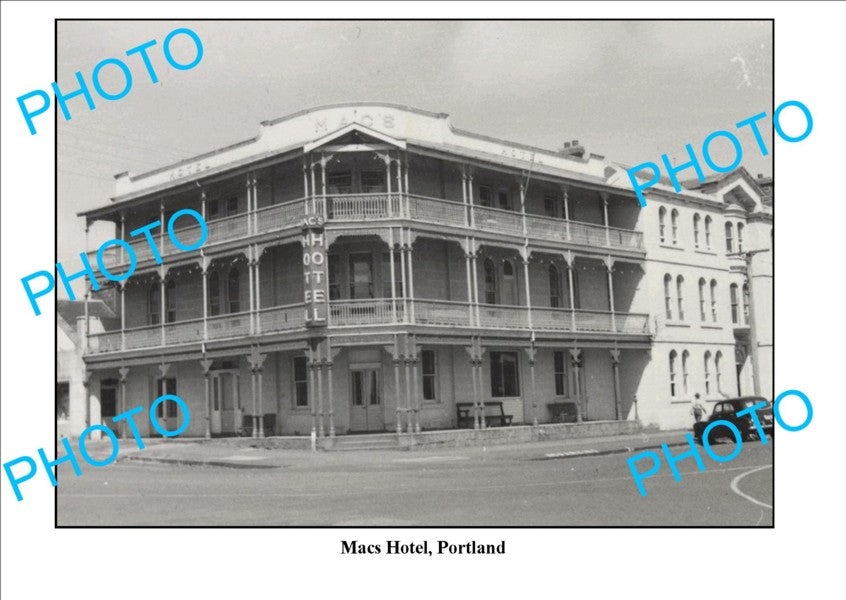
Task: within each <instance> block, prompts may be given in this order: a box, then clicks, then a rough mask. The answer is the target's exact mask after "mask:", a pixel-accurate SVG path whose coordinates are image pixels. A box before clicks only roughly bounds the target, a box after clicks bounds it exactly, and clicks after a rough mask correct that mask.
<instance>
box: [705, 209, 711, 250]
mask: <svg viewBox="0 0 846 600" xmlns="http://www.w3.org/2000/svg"><path fill="white" fill-rule="evenodd" d="M705 248H706V249H707V250H710V249H711V217H709V216H706V217H705Z"/></svg>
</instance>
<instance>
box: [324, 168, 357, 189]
mask: <svg viewBox="0 0 846 600" xmlns="http://www.w3.org/2000/svg"><path fill="white" fill-rule="evenodd" d="M326 193H328V194H352V173H350V172H349V171H342V172H339V173H326Z"/></svg>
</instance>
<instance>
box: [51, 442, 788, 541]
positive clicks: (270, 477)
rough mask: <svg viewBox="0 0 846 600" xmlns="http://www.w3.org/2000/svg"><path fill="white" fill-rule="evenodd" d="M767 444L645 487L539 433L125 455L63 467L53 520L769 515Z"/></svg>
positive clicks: (344, 522)
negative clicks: (520, 441) (246, 455)
mask: <svg viewBox="0 0 846 600" xmlns="http://www.w3.org/2000/svg"><path fill="white" fill-rule="evenodd" d="M732 448H733V446H731V445H729V444H723V445H722V446H721V447H720V446H717V447H716V451H717V452H719V453H721V454H728V453H729V452H730V451H731V450H732ZM772 448H773V444H772V443H770V444H768V445H762V444H761V443H760V442H751V443H745V444H744V445H743V449H742V452H741V453H740V455H739V456H738V457H737V458H735V459H734V460H732V461H731V462H728V463H722V464H720V463H716V462H713V461H711V460H710V459H708V458H705V464H706V467H707V470H706V471H705V472H699V471H698V469H697V466H696V463H695V462H694V461H693V459H686V460H684V461H682V462H680V463H678V468H679V470H680V471H681V473H682V481H680V482H677V481H675V479H674V478H673V476H672V473H671V472H670V470H669V467H668V466H667V464H666V463H662V466H661V470H660V471H659V473H658V474H657V475H655V476H653V477H651V478H649V479H647V480H646V481H645V486H646V490H647V492H648V495H647V496H645V497H643V496H641V495H640V494H639V493H638V491H637V488H636V486H635V484H634V482H633V480H632V477H631V474H630V471H629V469H628V466H627V464H626V458H627V457H628V456H630V455H628V454H612V455H607V456H590V457H579V458H554V459H546V458H545V455H546V454H550V453H554V452H555V449H554V447H550V445H549V444H546V445H544V446H537V447H534V446H533V445H522V446H514V447H513V448H498V449H496V450H495V451H485V450H483V449H480V448H459V449H449V450H438V451H428V452H354V453H353V452H351V453H317V454H311V453H307V454H298V452H295V451H294V452H290V457H291V460H290V461H288V462H287V463H286V464H285V466H282V467H277V468H266V469H258V468H242V469H235V468H227V467H212V466H183V465H171V464H152V463H141V462H128V461H124V462H118V463H115V464H112V465H110V466H108V467H105V468H101V469H89V470H87V471H86V472H85V473H84V474H83V475H82V476H81V477H74V476H73V474H72V472H70V470H69V469H68V470H65V469H64V467H65V466H66V465H63V466H62V467H60V474H59V487H58V488H57V489H58V507H57V525H59V526H63V525H72V526H79V525H107V526H125V525H153V526H163V525H164V526H168V525H169V526H203V525H262V526H268V525H274V526H290V525H334V526H391V527H402V526H416V525H428V526H438V525H451V526H505V525H519V526H527V525H530V526H537V525H563V526H573V525H617V526H632V525H634V526H638V525H641V526H642V525H648V526H655V525H675V526H678V525H682V526H684V525H688V526H701V525H705V526H720V525H722V526H756V525H757V526H771V525H772V524H773V511H772V509H771V508H770V507H771V506H772V504H773V485H772V478H773V468H772V460H773V452H772ZM684 450H685V448H684V447H681V448H674V449H673V451H674V453H675V454H679V453H681V452H683V451H684ZM300 458H301V459H302V460H300Z"/></svg>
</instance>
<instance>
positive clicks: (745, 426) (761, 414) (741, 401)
mask: <svg viewBox="0 0 846 600" xmlns="http://www.w3.org/2000/svg"><path fill="white" fill-rule="evenodd" d="M759 402H766V404H767V405H766V406H765V407H762V408H759V409H758V410H757V411H755V412H756V414H757V415H758V421H759V422H760V423H761V429H763V430H764V433H766V434H769V436H770V437H773V428H774V427H773V405H772V403H771V402H769V401H767V399H766V398H761V397H759V396H745V397H743V398H731V399H729V400H720V401H719V402H717V403H716V404H715V405H714V410H713V412H712V413H711V416H710V417H708V419H707V420H706V421H700V422H698V423H694V424H693V438H694V439H695V440H696V442H697V443H699V444H701V443H702V434H703V432H704V431H705V428H706V427H708V425H709V424H710V423H713V422H714V421H728V422H730V423H733V424H734V425H735V427H737V429H738V430H739V431H740V435H741V437H742V439H743V440H744V441H749V440H751V439H752V438H753V437H757V436H758V430H757V429H756V427H755V423H754V422H753V420H752V415H751V414H745V415H743V416H740V417H738V416H737V413H739V412H740V411H742V410H743V409H744V408H748V407H750V406H753V405H755V404H758V403H759ZM731 436H732V433H731V431H730V430H729V428H728V427H724V426H723V427H720V426H718V427H714V428H713V429H711V431H710V432H709V434H708V437H709V439H708V442H709V443H710V442H713V441H715V440H716V439H718V438H720V437H731Z"/></svg>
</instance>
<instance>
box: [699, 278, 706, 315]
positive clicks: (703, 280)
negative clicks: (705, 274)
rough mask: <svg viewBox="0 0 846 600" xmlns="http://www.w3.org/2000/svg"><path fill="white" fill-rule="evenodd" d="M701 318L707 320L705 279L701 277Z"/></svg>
mask: <svg viewBox="0 0 846 600" xmlns="http://www.w3.org/2000/svg"><path fill="white" fill-rule="evenodd" d="M699 320H700V321H702V322H703V323H704V322H705V279H703V278H702V277H700V278H699Z"/></svg>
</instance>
